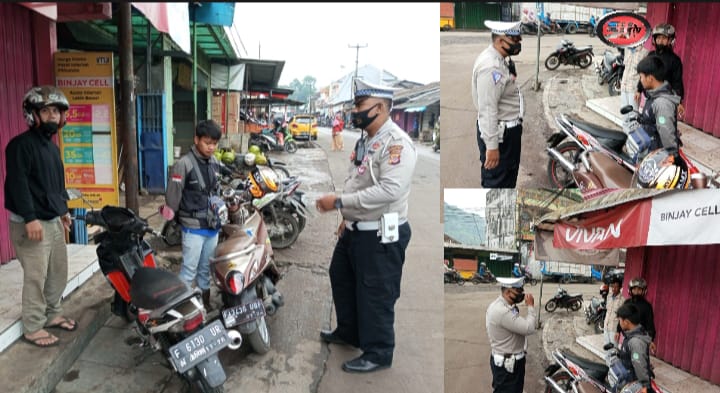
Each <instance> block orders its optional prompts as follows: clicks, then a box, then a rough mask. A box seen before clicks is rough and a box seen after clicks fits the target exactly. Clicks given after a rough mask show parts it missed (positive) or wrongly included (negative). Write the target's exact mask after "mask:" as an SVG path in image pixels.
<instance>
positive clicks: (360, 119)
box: [351, 104, 380, 130]
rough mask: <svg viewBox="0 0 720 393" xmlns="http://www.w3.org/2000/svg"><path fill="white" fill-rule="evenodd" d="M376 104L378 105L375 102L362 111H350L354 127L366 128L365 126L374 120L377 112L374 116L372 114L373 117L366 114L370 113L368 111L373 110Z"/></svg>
mask: <svg viewBox="0 0 720 393" xmlns="http://www.w3.org/2000/svg"><path fill="white" fill-rule="evenodd" d="M378 105H380V104H375V105H373V106H371V107H370V108H368V109H366V110H364V111H362V112H352V113H351V115H352V123H353V126H355V128H359V129H361V130H364V129H365V128H367V126H369V125H370V123H372V122H373V121H375V118H377V117H378V114H375V116H373V117H370V116H368V115H369V114H370V111H371V110H373V108H375V107H376V106H378Z"/></svg>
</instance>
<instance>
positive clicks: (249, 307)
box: [222, 299, 265, 329]
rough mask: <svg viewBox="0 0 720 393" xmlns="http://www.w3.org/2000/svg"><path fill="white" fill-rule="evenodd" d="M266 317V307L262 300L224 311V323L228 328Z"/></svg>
mask: <svg viewBox="0 0 720 393" xmlns="http://www.w3.org/2000/svg"><path fill="white" fill-rule="evenodd" d="M264 315H265V305H263V302H262V300H261V299H256V300H253V301H252V302H250V303H245V304H241V305H239V306H233V307H230V308H226V309H224V310H223V311H222V317H223V321H224V322H225V327H226V328H228V329H229V328H231V327H233V326H237V325H240V324H243V323H245V322H248V321H252V320H253V319H258V318H260V317H262V316H264Z"/></svg>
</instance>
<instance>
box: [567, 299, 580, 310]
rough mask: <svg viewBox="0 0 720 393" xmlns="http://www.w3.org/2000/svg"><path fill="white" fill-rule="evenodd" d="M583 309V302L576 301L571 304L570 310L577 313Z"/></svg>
mask: <svg viewBox="0 0 720 393" xmlns="http://www.w3.org/2000/svg"><path fill="white" fill-rule="evenodd" d="M580 308H582V300H575V301H574V302H572V303H571V304H570V310H572V311H577V310H579V309H580Z"/></svg>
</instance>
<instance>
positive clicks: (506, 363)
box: [485, 277, 535, 393]
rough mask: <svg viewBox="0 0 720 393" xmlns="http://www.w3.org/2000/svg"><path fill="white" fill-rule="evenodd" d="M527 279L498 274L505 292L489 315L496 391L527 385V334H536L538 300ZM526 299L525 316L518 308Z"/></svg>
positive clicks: (512, 391) (507, 392)
mask: <svg viewBox="0 0 720 393" xmlns="http://www.w3.org/2000/svg"><path fill="white" fill-rule="evenodd" d="M523 280H524V278H523V277H518V278H504V277H498V278H497V281H498V284H499V285H500V286H501V295H500V296H499V297H498V298H497V299H496V300H495V301H494V302H492V303H490V306H489V307H488V309H487V313H486V314H485V326H486V328H487V334H488V338H489V340H490V371H492V375H493V381H492V387H493V393H522V391H523V385H524V384H525V361H526V353H527V352H526V351H527V336H529V335H531V334H534V333H535V299H534V298H533V296H532V295H531V294H527V295H526V294H525V292H524V290H523ZM523 300H524V301H525V304H527V306H528V312H527V317H525V318H523V317H522V316H520V310H519V309H518V307H517V305H518V304H520V303H522V302H523Z"/></svg>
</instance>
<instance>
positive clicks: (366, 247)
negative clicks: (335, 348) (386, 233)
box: [330, 223, 411, 365]
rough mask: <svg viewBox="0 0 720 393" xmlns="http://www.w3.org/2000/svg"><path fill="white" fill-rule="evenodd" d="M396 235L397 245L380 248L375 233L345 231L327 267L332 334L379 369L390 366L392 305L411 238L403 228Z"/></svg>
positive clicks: (395, 298)
mask: <svg viewBox="0 0 720 393" xmlns="http://www.w3.org/2000/svg"><path fill="white" fill-rule="evenodd" d="M398 230H399V235H400V239H399V240H398V241H397V242H394V243H388V244H382V243H380V237H379V236H378V233H377V231H357V230H356V231H350V230H348V229H345V231H343V234H342V236H341V237H340V239H338V242H337V244H336V245H335V250H334V251H333V256H332V261H331V262H330V285H331V287H332V294H333V300H334V302H335V313H336V315H337V329H336V330H335V333H336V334H337V335H338V336H339V337H341V338H342V339H344V340H345V341H346V342H348V343H350V344H352V345H354V346H357V347H359V348H360V349H362V351H363V358H365V359H367V360H369V361H371V362H374V363H377V364H383V365H385V364H391V363H392V356H393V349H394V348H395V332H394V329H393V324H394V322H395V301H396V300H397V299H398V297H400V279H401V277H402V266H403V262H404V261H405V249H406V248H407V246H408V243H409V242H410V235H411V231H410V224H409V223H405V224H402V225H400V227H399V228H398Z"/></svg>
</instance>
